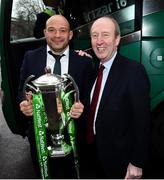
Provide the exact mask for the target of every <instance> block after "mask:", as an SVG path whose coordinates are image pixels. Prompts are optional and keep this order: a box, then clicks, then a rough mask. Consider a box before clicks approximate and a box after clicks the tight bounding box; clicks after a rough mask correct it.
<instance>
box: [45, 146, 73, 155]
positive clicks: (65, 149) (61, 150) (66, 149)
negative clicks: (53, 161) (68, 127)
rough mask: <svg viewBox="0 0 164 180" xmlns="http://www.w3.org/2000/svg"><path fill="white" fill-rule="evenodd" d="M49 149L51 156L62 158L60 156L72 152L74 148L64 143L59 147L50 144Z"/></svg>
mask: <svg viewBox="0 0 164 180" xmlns="http://www.w3.org/2000/svg"><path fill="white" fill-rule="evenodd" d="M48 151H49V156H50V157H51V158H60V157H65V156H67V155H68V154H70V153H71V151H72V148H71V147H70V146H69V145H68V144H66V143H64V144H63V145H61V146H58V147H51V146H49V147H48Z"/></svg>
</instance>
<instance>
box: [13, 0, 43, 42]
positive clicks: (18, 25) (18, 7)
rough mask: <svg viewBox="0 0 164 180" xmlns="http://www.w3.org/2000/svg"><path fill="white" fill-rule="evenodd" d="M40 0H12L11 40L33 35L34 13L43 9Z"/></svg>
mask: <svg viewBox="0 0 164 180" xmlns="http://www.w3.org/2000/svg"><path fill="white" fill-rule="evenodd" d="M43 7H44V4H43V2H42V0H38V1H31V0H13V6H12V18H11V34H10V39H11V40H18V39H23V38H29V37H33V28H34V23H35V21H36V14H37V13H39V12H41V11H42V10H43Z"/></svg>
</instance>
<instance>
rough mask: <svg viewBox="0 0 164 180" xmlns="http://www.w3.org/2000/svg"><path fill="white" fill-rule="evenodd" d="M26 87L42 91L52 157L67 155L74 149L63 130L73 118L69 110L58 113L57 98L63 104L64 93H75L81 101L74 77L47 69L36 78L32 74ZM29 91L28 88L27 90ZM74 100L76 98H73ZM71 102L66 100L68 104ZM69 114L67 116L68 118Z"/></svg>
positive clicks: (77, 99)
mask: <svg viewBox="0 0 164 180" xmlns="http://www.w3.org/2000/svg"><path fill="white" fill-rule="evenodd" d="M24 88H25V89H28V90H31V91H32V92H34V93H37V92H41V94H42V98H43V103H44V109H45V114H46V117H47V123H46V124H45V127H46V128H47V130H48V134H49V141H50V142H49V143H48V151H49V155H50V157H65V156H66V155H68V154H69V153H70V152H71V151H72V147H71V145H68V144H67V143H66V142H65V141H64V135H63V131H64V129H66V127H67V126H68V125H69V123H70V120H71V118H70V117H69V113H68V112H61V113H58V103H57V99H58V100H59V102H61V104H63V102H62V98H61V95H62V93H64V94H68V93H69V94H71V93H72V94H73V97H74V94H75V101H79V90H78V87H77V85H76V83H75V81H74V79H73V78H72V77H71V76H70V75H68V74H65V75H63V76H59V75H55V74H51V72H50V70H49V69H48V70H46V74H45V75H42V76H40V77H39V78H37V79H35V76H33V75H31V76H30V77H29V78H28V79H27V80H26V82H25V87H24ZM25 91H27V90H25ZM73 101H74V100H73ZM68 103H69V101H68V102H66V106H67V104H68ZM66 116H67V118H66Z"/></svg>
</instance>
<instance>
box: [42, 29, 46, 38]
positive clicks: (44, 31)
mask: <svg viewBox="0 0 164 180" xmlns="http://www.w3.org/2000/svg"><path fill="white" fill-rule="evenodd" d="M43 33H44V36H45V37H46V29H44V30H43Z"/></svg>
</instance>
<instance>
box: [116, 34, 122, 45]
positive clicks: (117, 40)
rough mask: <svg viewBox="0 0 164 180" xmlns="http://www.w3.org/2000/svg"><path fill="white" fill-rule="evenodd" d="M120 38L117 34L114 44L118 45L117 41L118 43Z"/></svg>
mask: <svg viewBox="0 0 164 180" xmlns="http://www.w3.org/2000/svg"><path fill="white" fill-rule="evenodd" d="M120 39H121V38H120V36H117V37H116V46H118V45H119V43H120Z"/></svg>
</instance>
